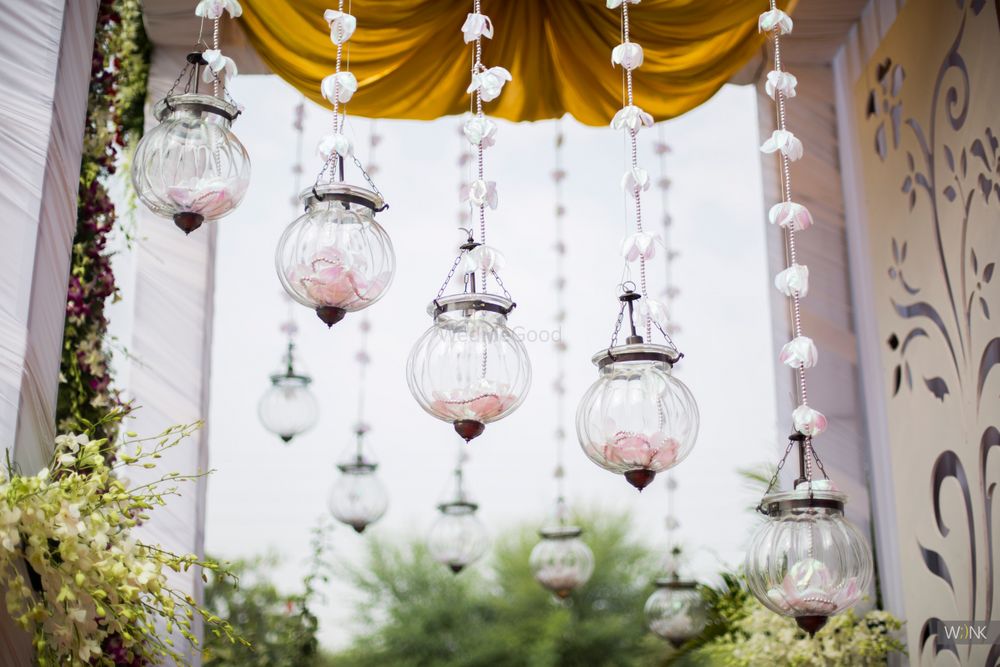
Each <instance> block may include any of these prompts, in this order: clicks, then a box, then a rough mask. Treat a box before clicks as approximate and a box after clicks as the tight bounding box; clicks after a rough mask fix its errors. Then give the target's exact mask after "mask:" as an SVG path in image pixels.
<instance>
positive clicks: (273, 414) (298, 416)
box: [257, 340, 319, 443]
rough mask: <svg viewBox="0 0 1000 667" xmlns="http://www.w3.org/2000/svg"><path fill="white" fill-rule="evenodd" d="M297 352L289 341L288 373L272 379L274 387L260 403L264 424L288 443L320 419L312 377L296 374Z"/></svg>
mask: <svg viewBox="0 0 1000 667" xmlns="http://www.w3.org/2000/svg"><path fill="white" fill-rule="evenodd" d="M294 350H295V345H294V343H293V342H292V341H291V340H289V341H288V352H287V354H286V357H285V359H286V361H285V370H284V372H282V373H275V374H274V375H272V376H271V387H270V388H269V389H268V390H267V391H266V392H265V393H264V395H263V396H261V398H260V402H259V403H258V404H257V415H258V417H259V418H260V421H261V424H263V425H264V428H266V429H267V430H268V431H270V432H271V433H274V434H275V435H277V436H278V437H279V438H281V439H282V440H284V441H285V442H286V443H287V442H291V440H292V438H294V437H295V436H297V435H299V434H300V433H305V432H306V431H308V430H309V429H311V428H312V427H313V426H315V425H316V422H317V421H318V420H319V403H318V402H317V401H316V397H315V396H314V395H313V393H312V392H311V391H310V390H309V385H310V383H312V378H311V377H309V376H308V375H306V374H304V373H298V372H296V370H295V366H294V357H293V354H294Z"/></svg>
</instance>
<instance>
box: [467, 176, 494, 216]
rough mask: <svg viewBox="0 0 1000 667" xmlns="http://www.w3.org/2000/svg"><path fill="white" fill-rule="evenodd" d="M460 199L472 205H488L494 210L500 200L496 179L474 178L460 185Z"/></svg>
mask: <svg viewBox="0 0 1000 667" xmlns="http://www.w3.org/2000/svg"><path fill="white" fill-rule="evenodd" d="M461 201H468V202H470V203H472V205H473V206H489V207H490V208H491V209H494V210H495V209H496V207H497V205H498V204H499V202H500V197H499V195H498V194H497V184H496V181H483V180H476V181H473V182H472V183H469V184H468V185H464V186H462V196H461Z"/></svg>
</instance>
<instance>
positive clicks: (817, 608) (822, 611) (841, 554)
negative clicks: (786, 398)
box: [744, 434, 872, 635]
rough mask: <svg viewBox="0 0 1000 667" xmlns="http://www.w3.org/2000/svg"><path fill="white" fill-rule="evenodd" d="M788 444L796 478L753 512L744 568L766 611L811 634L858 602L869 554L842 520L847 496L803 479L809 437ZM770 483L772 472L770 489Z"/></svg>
mask: <svg viewBox="0 0 1000 667" xmlns="http://www.w3.org/2000/svg"><path fill="white" fill-rule="evenodd" d="M792 442H793V443H796V442H797V443H798V445H799V455H800V476H799V478H798V479H797V480H796V483H795V489H794V490H793V491H788V492H784V493H768V494H766V495H765V496H764V498H763V500H761V503H760V506H759V507H758V510H760V511H761V512H762V513H763V514H765V516H767V521H765V522H764V523H762V524H761V525H760V527H759V528H758V529H757V532H756V534H755V535H754V537H753V539H752V540H751V542H750V548H749V549H748V550H747V553H746V562H745V564H744V569H745V573H746V579H747V584H748V585H749V587H750V591H751V592H752V593H753V594H754V596H755V597H756V598H757V599H758V600H760V601H761V603H762V604H763V605H764V606H765V607H767V608H768V609H770V610H771V611H774V612H775V613H778V614H781V615H782V616H791V617H793V618H795V622H796V623H797V624H798V625H799V627H800V628H802V629H803V630H805V631H806V632H808V633H809V634H810V635H813V634H815V633H816V632H817V631H818V630H819V629H820V628H822V627H823V626H824V625H826V622H827V620H828V619H829V617H830V616H833V615H834V614H838V613H840V612H842V611H844V610H845V609H848V608H849V607H852V606H853V605H854V604H855V603H857V602H858V600H860V599H861V596H862V595H863V594H864V592H865V591H866V590H867V589H868V586H869V584H870V583H871V578H872V556H871V549H870V547H869V546H868V540H866V539H865V536H864V535H862V533H861V531H859V530H858V529H857V528H856V527H855V526H854V524H852V523H851V522H849V521H848V520H847V519H846V518H844V505H845V504H846V502H847V496H845V495H844V494H843V493H840V492H839V491H837V490H836V489H834V487H833V484H832V483H831V482H830V480H829V479H823V480H815V481H812V480H810V479H809V473H808V472H807V471H808V468H809V467H810V464H809V463H808V462H807V457H809V458H814V457H815V453H814V452H812V448H811V444H810V443H809V438H806V437H804V436H801V434H795V435H793V436H792ZM790 448H791V443H790V445H789V449H790ZM806 450H807V451H806ZM785 455H786V456H787V455H788V450H786V453H785ZM815 461H816V462H817V463H819V461H818V459H815ZM819 465H820V466H821V465H822V464H821V463H819ZM776 479H777V473H775V479H773V480H772V486H773V485H774V483H775V481H776ZM768 490H769V491H770V489H768Z"/></svg>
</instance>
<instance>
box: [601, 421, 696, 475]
mask: <svg viewBox="0 0 1000 667" xmlns="http://www.w3.org/2000/svg"><path fill="white" fill-rule="evenodd" d="M678 447H679V443H678V442H677V441H676V440H675V439H673V438H669V437H666V436H664V435H663V434H662V433H655V434H653V435H644V434H642V433H628V432H625V431H619V432H618V433H616V434H615V435H614V437H613V438H612V439H611V442H610V443H608V444H606V445H604V458H606V459H607V460H608V462H609V463H613V464H618V465H623V466H629V467H633V468H643V469H648V470H655V471H661V470H666V469H667V468H669V467H671V466H672V465H673V464H674V463H675V462H676V461H677V450H678Z"/></svg>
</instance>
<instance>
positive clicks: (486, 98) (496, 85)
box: [465, 66, 513, 102]
mask: <svg viewBox="0 0 1000 667" xmlns="http://www.w3.org/2000/svg"><path fill="white" fill-rule="evenodd" d="M508 81H513V77H512V76H511V75H510V72H508V71H507V70H506V69H505V68H503V67H499V66H497V67H491V68H489V69H488V70H485V71H482V72H476V73H475V74H473V75H472V81H471V83H469V87H468V88H466V89H465V92H467V93H472V92H474V91H476V90H478V91H479V96H480V97H481V98H482V100H483V102H492V101H493V100H495V99H496V98H498V97H500V92H501V91H502V90H503V86H504V84H505V83H507V82H508Z"/></svg>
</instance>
